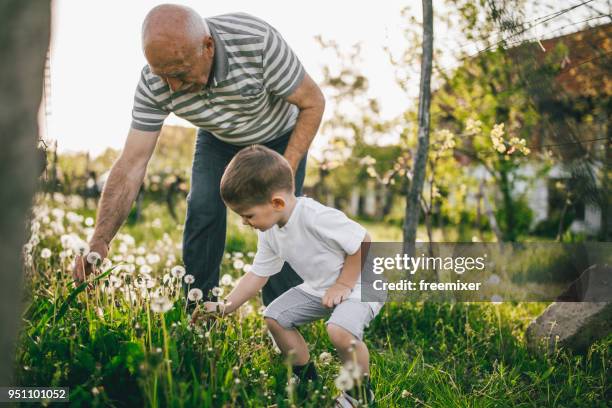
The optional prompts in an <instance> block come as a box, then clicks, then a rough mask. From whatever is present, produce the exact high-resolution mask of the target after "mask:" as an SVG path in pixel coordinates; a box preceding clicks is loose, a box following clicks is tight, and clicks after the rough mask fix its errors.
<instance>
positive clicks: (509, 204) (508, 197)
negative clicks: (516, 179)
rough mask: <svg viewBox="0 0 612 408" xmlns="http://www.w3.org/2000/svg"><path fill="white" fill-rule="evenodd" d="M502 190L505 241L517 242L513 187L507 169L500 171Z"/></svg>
mask: <svg viewBox="0 0 612 408" xmlns="http://www.w3.org/2000/svg"><path fill="white" fill-rule="evenodd" d="M500 175H501V178H500V186H499V187H500V190H501V193H502V199H503V200H504V221H505V224H506V225H505V230H504V240H505V241H507V242H514V241H516V235H517V234H516V224H515V222H514V202H513V200H512V186H511V185H510V180H509V179H508V172H507V171H506V170H505V169H502V170H500Z"/></svg>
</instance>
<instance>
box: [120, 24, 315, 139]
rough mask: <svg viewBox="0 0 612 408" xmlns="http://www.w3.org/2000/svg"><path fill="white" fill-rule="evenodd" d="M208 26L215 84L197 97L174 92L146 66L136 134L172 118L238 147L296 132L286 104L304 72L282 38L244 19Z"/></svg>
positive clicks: (136, 104) (291, 109)
mask: <svg viewBox="0 0 612 408" xmlns="http://www.w3.org/2000/svg"><path fill="white" fill-rule="evenodd" d="M204 21H205V22H206V23H207V25H208V28H209V31H210V35H211V36H212V37H213V40H214V43H215V54H214V57H213V58H214V59H213V67H212V80H209V81H208V85H207V86H206V87H205V88H204V89H203V90H202V91H199V92H195V93H194V92H189V93H188V92H185V91H177V92H171V91H170V88H169V86H168V84H167V83H166V82H165V81H164V80H163V79H162V78H160V77H159V76H157V75H155V74H153V73H151V69H150V67H149V66H148V65H146V66H145V67H144V68H143V69H142V72H141V75H140V81H139V82H138V86H137V87H136V93H135V95H134V108H133V110H132V128H134V129H138V130H144V131H156V130H159V129H161V127H162V124H163V122H164V119H165V118H166V117H167V116H168V115H169V114H170V112H173V113H174V114H175V115H177V116H179V117H181V118H183V119H186V120H187V121H189V122H191V123H192V124H193V125H195V126H197V127H199V128H202V129H204V130H207V131H208V132H210V133H212V134H213V135H214V136H215V137H217V138H218V139H220V140H222V141H224V142H227V143H231V144H234V145H239V146H245V145H250V144H255V143H264V142H267V141H270V140H273V139H276V138H278V137H279V136H281V135H282V134H284V133H286V132H287V131H289V130H290V129H292V128H293V127H294V125H295V122H296V119H297V116H298V112H299V110H298V108H297V106H295V105H292V104H290V103H289V102H287V101H286V100H285V98H286V97H287V96H289V95H291V93H293V91H294V90H295V89H296V88H297V87H298V86H299V85H300V83H301V82H302V79H303V78H304V74H305V71H304V67H303V66H302V64H301V63H300V61H299V60H298V58H297V56H296V55H295V53H294V52H293V51H292V50H291V48H290V47H289V46H288V45H287V43H286V42H285V40H284V39H283V38H282V37H281V35H280V34H279V33H278V32H277V31H276V30H275V29H274V28H273V27H272V26H270V25H269V24H268V23H266V22H265V21H263V20H261V19H259V18H256V17H253V16H251V15H249V14H246V13H231V14H223V15H220V16H216V17H211V18H206V19H204Z"/></svg>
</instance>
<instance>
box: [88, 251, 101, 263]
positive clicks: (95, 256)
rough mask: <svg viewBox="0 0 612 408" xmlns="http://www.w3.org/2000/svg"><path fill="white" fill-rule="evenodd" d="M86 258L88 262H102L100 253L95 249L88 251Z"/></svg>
mask: <svg viewBox="0 0 612 408" xmlns="http://www.w3.org/2000/svg"><path fill="white" fill-rule="evenodd" d="M86 259H87V262H88V263H90V264H92V265H96V266H98V265H100V263H101V262H102V255H100V254H99V253H98V252H96V251H91V252H90V253H88V254H87V258H86Z"/></svg>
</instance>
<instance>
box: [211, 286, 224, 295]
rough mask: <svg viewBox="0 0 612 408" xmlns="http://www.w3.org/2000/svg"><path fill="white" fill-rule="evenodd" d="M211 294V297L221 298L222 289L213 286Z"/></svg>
mask: <svg viewBox="0 0 612 408" xmlns="http://www.w3.org/2000/svg"><path fill="white" fill-rule="evenodd" d="M211 292H212V294H213V296H221V295H222V294H223V289H221V288H220V287H218V286H215V287H214V288H212V291H211Z"/></svg>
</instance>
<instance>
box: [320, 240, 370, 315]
mask: <svg viewBox="0 0 612 408" xmlns="http://www.w3.org/2000/svg"><path fill="white" fill-rule="evenodd" d="M371 241H372V239H371V238H370V234H368V233H366V235H365V237H364V238H363V241H362V243H363V244H366V245H367V244H368V243H369V242H371ZM361 266H362V265H361V246H360V247H359V249H358V250H357V252H355V253H354V254H352V255H347V257H346V259H345V261H344V266H343V267H342V271H341V272H340V276H338V279H336V283H335V284H334V285H333V286H331V287H330V288H329V289H327V292H325V295H324V296H323V299H322V300H321V303H323V306H326V307H334V306H335V305H339V304H340V303H342V301H343V300H344V299H346V297H347V296H348V295H349V294H350V293H351V290H353V288H354V287H355V283H356V282H357V279H359V274H360V273H361Z"/></svg>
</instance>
